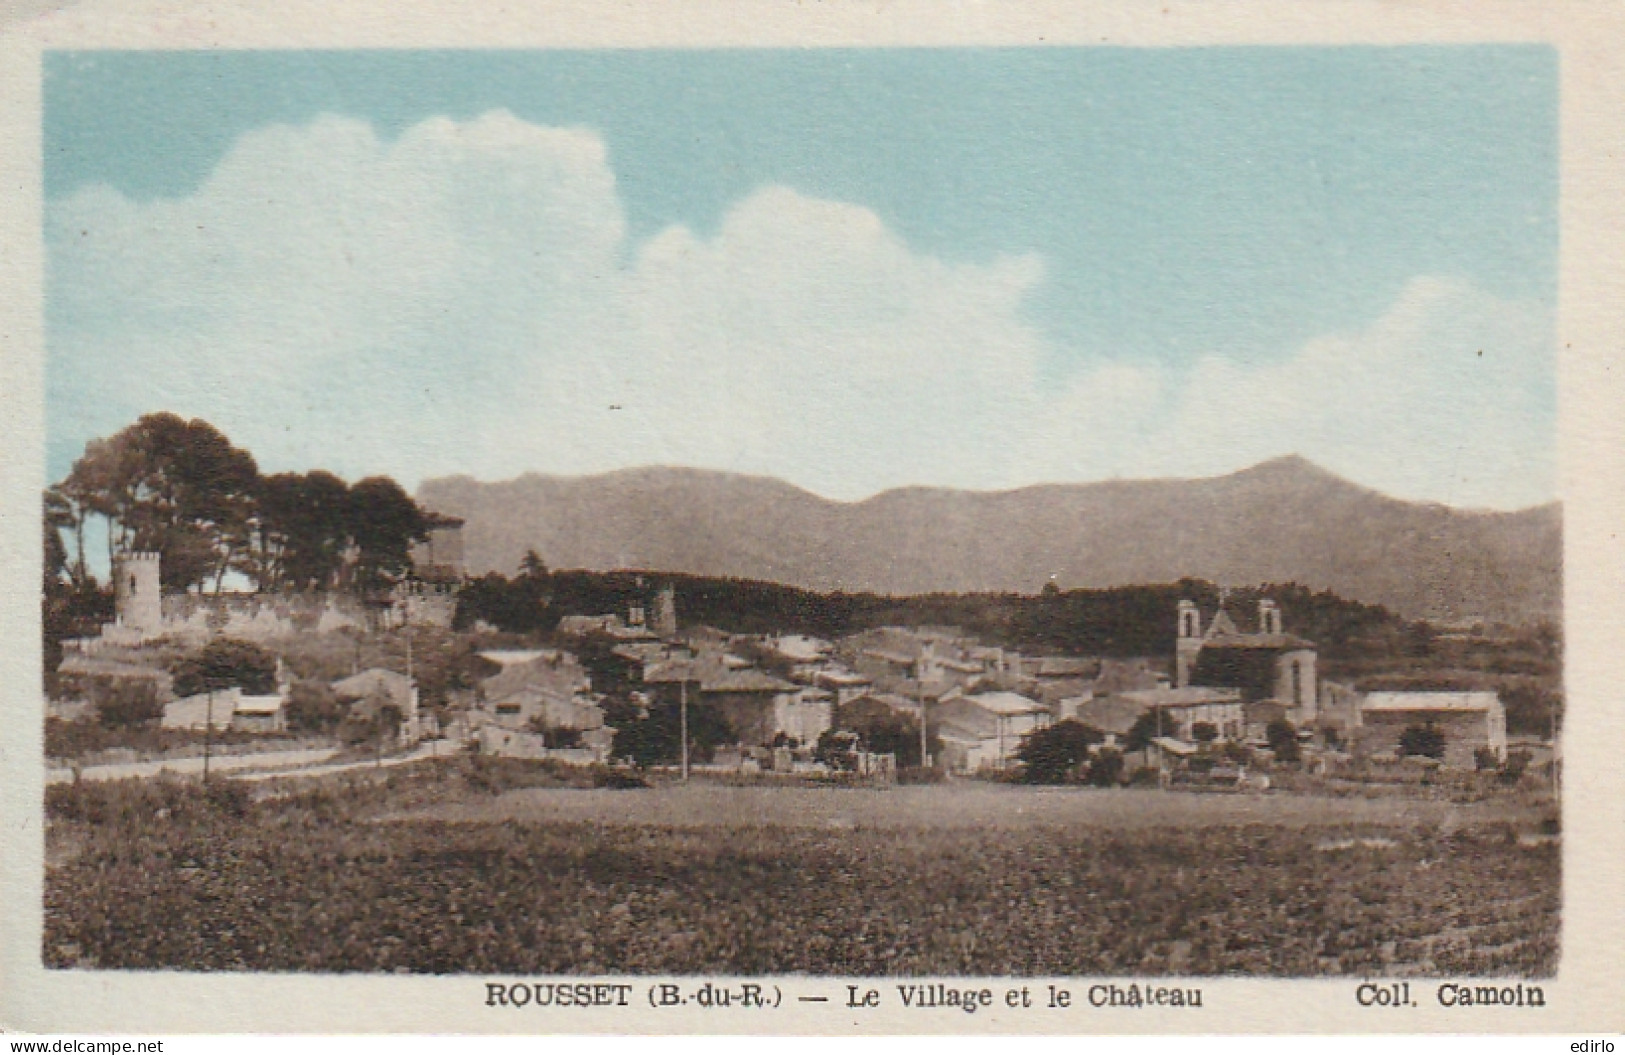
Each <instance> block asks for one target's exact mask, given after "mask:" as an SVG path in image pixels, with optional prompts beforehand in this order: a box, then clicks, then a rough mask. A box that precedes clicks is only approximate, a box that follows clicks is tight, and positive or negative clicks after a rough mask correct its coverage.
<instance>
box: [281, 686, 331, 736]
mask: <svg viewBox="0 0 1625 1055" xmlns="http://www.w3.org/2000/svg"><path fill="white" fill-rule="evenodd" d="M287 710H288V726H289V728H292V729H307V730H310V731H313V732H323V733H325V732H330V731H332V729H333V727H334V726H336V725H338V724H339V722H341V721H343V720H344V708H343V707H341V706H340V705H339V700H338V697H337V696H336V695H335V694H334V692H333V689H332V687H331V686H330V685H328V684H327V682H325V681H314V680H312V681H296V682H294V684H293V688H292V689H290V690H289V691H288V707H287Z"/></svg>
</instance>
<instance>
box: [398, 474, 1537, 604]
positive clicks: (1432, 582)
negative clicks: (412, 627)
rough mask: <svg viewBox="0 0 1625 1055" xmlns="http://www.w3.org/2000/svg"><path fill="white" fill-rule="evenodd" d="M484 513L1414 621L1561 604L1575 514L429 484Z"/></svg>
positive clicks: (686, 568)
mask: <svg viewBox="0 0 1625 1055" xmlns="http://www.w3.org/2000/svg"><path fill="white" fill-rule="evenodd" d="M419 498H420V501H421V502H422V503H423V504H424V505H425V506H426V507H428V508H430V509H433V510H435V511H438V512H443V513H449V514H454V515H456V516H460V517H463V518H465V519H466V520H467V522H468V525H467V527H466V529H465V536H466V543H467V553H468V560H469V565H470V569H471V570H472V571H474V572H476V573H480V572H484V571H489V570H495V571H500V572H502V573H504V574H512V573H513V572H514V571H515V569H516V568H517V566H518V562H519V559H520V557H521V555H522V554H523V553H524V552H525V551H526V550H527V549H535V550H536V551H537V552H538V553H540V554H541V555H542V557H543V558H544V559H545V560H546V561H547V563H548V564H549V565H551V566H552V567H555V568H583V569H591V570H600V571H603V570H613V569H630V568H644V569H654V570H658V571H663V572H682V573H687V574H691V575H699V576H713V577H721V578H735V579H749V580H758V581H764V582H776V583H783V584H786V585H790V586H797V587H802V588H805V589H808V590H814V591H818V592H821V593H834V592H838V591H844V592H847V593H873V594H879V595H893V596H909V595H924V594H933V593H1022V594H1034V593H1037V592H1038V590H1039V589H1040V587H1042V586H1043V585H1044V584H1045V583H1046V582H1049V581H1054V582H1055V583H1056V584H1057V585H1058V586H1060V587H1061V588H1062V589H1064V590H1070V589H1077V588H1091V589H1105V588H1111V587H1118V586H1127V585H1131V584H1136V583H1156V582H1176V581H1178V580H1180V579H1183V578H1195V579H1205V580H1209V581H1213V582H1222V583H1229V584H1233V585H1245V584H1258V583H1268V582H1277V583H1281V582H1293V583H1299V584H1302V585H1304V586H1306V587H1308V588H1310V589H1311V590H1316V591H1319V590H1330V591H1333V592H1335V593H1336V594H1338V595H1339V596H1341V597H1345V598H1350V599H1354V600H1358V601H1362V602H1365V603H1368V604H1375V605H1382V606H1385V607H1387V608H1389V609H1391V610H1393V611H1394V612H1396V613H1398V614H1401V615H1403V616H1405V617H1406V618H1410V619H1418V618H1426V619H1430V620H1435V621H1447V620H1457V619H1483V620H1492V621H1504V622H1514V623H1522V622H1530V621H1533V620H1536V619H1541V618H1552V617H1555V616H1556V615H1558V614H1559V613H1560V611H1561V584H1562V519H1561V511H1560V508H1559V507H1558V506H1557V505H1555V504H1553V505H1548V506H1541V507H1538V508H1534V509H1528V510H1523V511H1519V512H1513V513H1498V512H1480V511H1467V510H1458V509H1452V508H1448V507H1445V506H1440V505H1431V504H1419V503H1413V502H1405V501H1400V500H1398V499H1393V498H1389V497H1386V496H1384V495H1381V494H1378V493H1376V492H1374V491H1370V490H1368V489H1366V488H1362V487H1358V486H1356V485H1354V484H1351V483H1349V482H1348V481H1346V480H1343V479H1341V478H1339V477H1337V476H1334V475H1332V474H1330V473H1328V472H1326V471H1324V470H1322V469H1320V468H1318V467H1316V466H1315V465H1313V464H1311V463H1309V462H1307V461H1304V460H1303V459H1301V458H1295V457H1294V458H1282V459H1277V460H1275V461H1270V462H1265V463H1263V464H1261V465H1258V466H1255V467H1253V468H1251V469H1247V470H1244V471H1242V472H1238V473H1234V474H1231V475H1229V476H1222V477H1215V478H1211V479H1199V480H1143V481H1109V482H1104V483H1095V484H1055V485H1044V486H1038V487H1027V488H1022V489H1020V490H1015V491H1004V492H986V493H984V492H968V491H955V490H947V489H938V488H906V489H901V490H896V491H887V492H885V493H883V494H879V495H876V496H874V497H873V498H869V499H866V500H864V501H862V502H850V503H848V502H833V501H829V500H826V499H823V498H820V497H818V496H816V495H813V494H810V493H808V492H806V491H802V490H800V489H798V488H795V487H792V486H790V485H789V484H786V483H784V482H782V481H779V480H773V479H767V478H761V477H751V476H739V475H733V474H728V473H717V472H708V471H700V470H694V469H672V468H650V469H629V470H624V471H620V472H614V473H608V474H605V475H601V476H588V477H573V478H572V477H553V476H541V475H535V474H532V475H527V476H523V477H520V478H518V479H516V480H510V481H506V482H502V483H481V482H479V481H476V480H473V479H470V478H468V477H451V478H446V479H438V480H430V481H427V482H426V483H425V484H424V485H423V487H422V489H421V491H420V494H419Z"/></svg>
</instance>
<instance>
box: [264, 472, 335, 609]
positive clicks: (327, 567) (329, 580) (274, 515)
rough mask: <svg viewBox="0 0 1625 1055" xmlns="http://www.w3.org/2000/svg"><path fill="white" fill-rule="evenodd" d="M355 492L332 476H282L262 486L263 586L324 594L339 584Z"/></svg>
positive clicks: (322, 473) (292, 474) (272, 478)
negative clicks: (314, 591)
mask: <svg viewBox="0 0 1625 1055" xmlns="http://www.w3.org/2000/svg"><path fill="white" fill-rule="evenodd" d="M351 519H352V516H351V502H350V488H349V486H348V485H347V484H345V482H344V481H343V480H341V479H339V478H338V477H337V476H334V475H333V474H332V473H328V472H323V471H321V470H319V469H318V470H316V471H314V472H311V473H304V474H301V473H278V474H276V475H275V476H270V477H266V478H265V479H264V480H262V481H261V483H260V492H259V528H260V545H259V551H260V560H261V568H260V571H259V573H258V575H257V576H256V578H257V579H258V581H259V582H260V584H261V585H262V586H263V587H269V588H273V589H276V588H291V589H296V590H321V589H327V588H330V587H332V586H334V585H336V584H337V583H338V580H339V575H340V573H341V571H342V570H343V567H344V557H345V553H346V551H347V550H348V548H349V545H350V531H351V526H352V525H351Z"/></svg>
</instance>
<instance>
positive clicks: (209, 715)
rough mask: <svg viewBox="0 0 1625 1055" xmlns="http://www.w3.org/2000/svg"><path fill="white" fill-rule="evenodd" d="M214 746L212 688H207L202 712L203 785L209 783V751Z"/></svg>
mask: <svg viewBox="0 0 1625 1055" xmlns="http://www.w3.org/2000/svg"><path fill="white" fill-rule="evenodd" d="M213 746H214V686H212V685H211V686H209V701H208V703H206V704H205V705H204V711H203V783H205V784H207V783H208V782H209V751H210V748H212V747H213Z"/></svg>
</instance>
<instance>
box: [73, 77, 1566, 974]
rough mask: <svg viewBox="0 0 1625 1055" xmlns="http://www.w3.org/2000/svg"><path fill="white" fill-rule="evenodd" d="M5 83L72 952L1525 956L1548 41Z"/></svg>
mask: <svg viewBox="0 0 1625 1055" xmlns="http://www.w3.org/2000/svg"><path fill="white" fill-rule="evenodd" d="M43 72H44V78H43V112H44V122H43V136H44V148H45V149H44V165H45V167H44V174H43V178H44V203H43V206H44V225H45V231H44V237H45V249H46V263H47V269H46V297H45V308H46V364H45V384H46V437H45V442H46V457H47V469H48V476H49V480H50V484H49V486H48V488H47V489H46V490H45V493H44V497H43V506H42V509H43V518H44V524H43V540H44V582H43V592H42V607H41V616H42V623H43V635H44V637H43V651H42V657H43V669H42V672H41V674H42V677H43V679H44V685H45V690H46V698H47V712H46V717H45V722H44V730H43V735H44V747H45V755H46V765H47V773H46V785H47V786H46V789H45V798H44V802H43V804H42V809H43V813H44V818H45V838H46V858H45V869H46V873H45V883H44V899H45V903H44V927H43V946H42V949H41V956H42V959H43V962H44V964H45V965H46V966H47V967H49V968H52V969H60V970H86V969H98V970H179V971H240V972H241V971H247V972H256V971H269V972H288V971H295V972H299V971H304V972H324V973H334V972H383V973H427V974H436V975H443V974H458V973H476V974H496V973H506V974H522V975H579V974H626V975H641V974H675V975H695V974H707V973H722V974H727V975H747V976H748V975H778V974H809V975H877V976H940V975H973V976H1038V975H1044V976H1049V975H1060V976H1085V975H1099V976H1134V977H1136V978H1142V977H1162V976H1168V977H1180V978H1201V977H1204V976H1233V975H1241V976H1255V977H1309V976H1338V977H1348V978H1366V977H1376V976H1381V977H1385V978H1405V979H1409V978H1436V977H1444V976H1448V977H1452V978H1469V979H1493V980H1494V984H1493V985H1482V986H1473V985H1467V986H1462V987H1461V989H1460V994H1461V995H1460V996H1459V1000H1460V1001H1461V1002H1463V1003H1468V1004H1470V1003H1473V1002H1475V1001H1480V1000H1484V1001H1488V1002H1492V1003H1494V1002H1502V1001H1506V1002H1516V1003H1517V1004H1519V1005H1520V1006H1521V1005H1523V1004H1525V1003H1534V1004H1536V1005H1537V1006H1538V1004H1539V1003H1540V1002H1542V1001H1543V999H1544V997H1543V992H1542V988H1541V985H1540V983H1541V981H1542V980H1545V979H1550V978H1551V977H1552V976H1553V975H1554V973H1555V972H1556V971H1557V969H1558V967H1559V964H1560V963H1561V957H1562V948H1561V943H1560V940H1559V936H1560V921H1561V910H1562V904H1563V877H1562V874H1561V868H1560V841H1561V838H1562V832H1561V821H1560V816H1561V814H1560V810H1559V796H1560V789H1561V787H1562V783H1563V780H1562V775H1563V771H1562V749H1561V748H1562V739H1563V735H1562V734H1563V698H1564V696H1563V678H1562V657H1563V621H1562V613H1563V607H1562V570H1563V545H1562V537H1563V533H1562V512H1561V507H1560V505H1559V504H1558V502H1557V492H1556V480H1555V468H1554V466H1555V436H1556V380H1555V378H1556V372H1555V354H1556V353H1555V344H1556V336H1555V325H1556V321H1555V320H1556V316H1555V301H1556V289H1557V235H1558V227H1557V215H1558V180H1557V175H1558V158H1557V123H1556V117H1557V105H1556V94H1557V62H1556V55H1555V52H1554V51H1553V50H1552V49H1550V48H1547V47H1543V46H1521V45H1509V46H1481V47H1480V46H1461V47H1389V48H1335V47H1332V48H1284V49H1253V48H1228V49H1227V48H1218V49H1153V50H1133V49H1127V50H1117V49H1095V48H1079V47H1067V48H1046V49H992V48H989V49H977V48H958V49H956V48H942V49H872V50H863V51H859V50H848V49H828V50H812V51H805V50H772V49H766V50H750V49H747V50H735V51H662V50H652V51H630V52H627V51H515V52H486V51H476V52H453V53H446V52H405V53H401V52H316V51H270V52H119V51H95V52H72V51H65V52H53V53H49V54H47V55H46V56H45V57H44V70H43ZM1174 992H1175V993H1176V994H1186V995H1189V994H1190V993H1194V994H1195V999H1196V1000H1197V1002H1200V995H1199V991H1196V990H1189V991H1187V990H1184V989H1178V988H1176V989H1175V990H1174Z"/></svg>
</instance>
